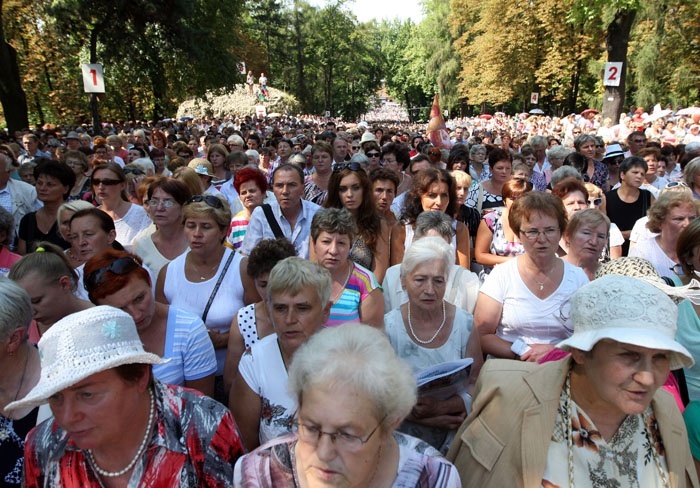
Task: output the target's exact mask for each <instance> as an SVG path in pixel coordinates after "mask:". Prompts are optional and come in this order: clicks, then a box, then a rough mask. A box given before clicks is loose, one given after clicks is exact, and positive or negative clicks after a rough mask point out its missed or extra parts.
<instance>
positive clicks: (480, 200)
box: [476, 182, 484, 216]
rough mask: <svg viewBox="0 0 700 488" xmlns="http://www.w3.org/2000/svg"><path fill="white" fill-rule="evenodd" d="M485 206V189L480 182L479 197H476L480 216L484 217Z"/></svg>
mask: <svg viewBox="0 0 700 488" xmlns="http://www.w3.org/2000/svg"><path fill="white" fill-rule="evenodd" d="M483 206H484V187H483V186H481V182H479V188H478V190H477V196H476V209H477V210H478V211H479V216H481V215H482V213H481V208H482V207H483Z"/></svg>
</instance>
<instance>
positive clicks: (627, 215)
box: [605, 188, 652, 256]
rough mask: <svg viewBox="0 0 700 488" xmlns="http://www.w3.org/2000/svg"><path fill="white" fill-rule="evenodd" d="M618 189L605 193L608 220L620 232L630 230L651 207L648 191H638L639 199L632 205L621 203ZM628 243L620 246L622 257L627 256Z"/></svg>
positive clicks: (626, 240) (627, 241)
mask: <svg viewBox="0 0 700 488" xmlns="http://www.w3.org/2000/svg"><path fill="white" fill-rule="evenodd" d="M618 190H619V188H618V189H616V190H610V191H609V192H607V193H605V200H606V209H607V211H608V218H609V219H610V221H611V222H613V223H614V224H616V225H617V226H618V227H619V228H620V230H621V231H626V230H632V227H634V223H635V222H637V220H639V219H641V218H642V217H644V216H645V215H646V214H647V210H649V207H651V199H652V195H651V192H650V191H649V190H642V189H641V188H640V190H639V197H637V200H636V201H634V202H632V203H626V202H623V201H622V200H621V199H620V196H619V195H618V193H617V192H618ZM629 248H630V242H629V240H628V239H625V242H624V244H622V255H623V256H627V251H629Z"/></svg>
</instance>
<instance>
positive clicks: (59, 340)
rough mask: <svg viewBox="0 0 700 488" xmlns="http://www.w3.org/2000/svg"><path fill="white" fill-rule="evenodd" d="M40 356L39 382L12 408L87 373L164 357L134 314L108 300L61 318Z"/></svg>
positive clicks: (42, 345)
mask: <svg viewBox="0 0 700 488" xmlns="http://www.w3.org/2000/svg"><path fill="white" fill-rule="evenodd" d="M39 357H40V358H41V377H40V378H39V383H37V385H36V386H35V387H34V388H33V389H32V390H31V391H30V392H29V393H28V394H27V396H25V397H24V398H22V399H21V400H18V401H16V402H12V403H10V404H9V405H8V406H7V407H6V409H7V410H14V409H22V408H26V407H34V406H37V405H41V404H42V403H46V402H47V401H48V399H49V398H50V397H51V396H52V395H54V394H56V393H58V392H60V391H62V390H65V389H66V388H69V387H71V386H73V385H75V384H76V383H79V382H81V381H83V380H84V379H85V378H87V377H88V376H91V375H93V374H95V373H99V372H101V371H106V370H108V369H112V368H115V367H117V366H121V365H123V364H135V363H141V364H161V363H163V362H164V361H163V360H162V359H161V358H160V357H158V356H156V355H155V354H151V353H148V352H146V351H144V349H143V344H142V343H141V339H140V338H139V335H138V333H137V332H136V325H134V321H133V319H132V318H131V316H130V315H129V314H127V313H125V312H122V311H121V310H119V309H116V308H113V307H107V306H100V307H93V308H89V309H87V310H83V311H82V312H78V313H74V314H72V315H69V316H67V317H65V318H63V319H61V320H59V321H58V322H56V323H55V324H54V325H53V326H51V328H50V329H49V330H48V331H46V333H45V334H44V335H43V336H42V338H41V340H40V341H39Z"/></svg>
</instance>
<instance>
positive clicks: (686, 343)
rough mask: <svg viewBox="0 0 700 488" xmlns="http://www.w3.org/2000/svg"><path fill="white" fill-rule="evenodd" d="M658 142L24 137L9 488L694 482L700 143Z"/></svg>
mask: <svg viewBox="0 0 700 488" xmlns="http://www.w3.org/2000/svg"><path fill="white" fill-rule="evenodd" d="M392 110H393V109H392ZM392 113H393V112H392ZM392 113H387V114H386V115H387V117H391V116H392ZM646 119H647V117H646V116H645V114H644V113H643V110H642V111H641V112H640V111H639V110H637V111H634V112H633V113H631V114H629V115H627V114H623V116H622V118H621V121H620V124H618V125H615V126H613V125H612V124H611V123H610V121H609V120H607V119H606V120H600V117H599V116H597V115H596V114H595V113H592V112H591V111H587V112H586V113H585V115H583V116H577V115H571V116H569V117H564V118H550V117H539V116H535V117H532V116H527V117H526V114H521V115H516V116H506V115H505V114H494V115H493V116H489V117H474V118H468V119H453V120H450V121H448V126H449V127H450V128H451V147H449V148H448V147H436V146H434V145H433V144H431V142H430V134H428V133H426V130H427V128H426V127H425V126H419V125H410V124H408V123H403V122H401V123H393V124H386V123H384V124H378V123H370V122H369V121H363V122H360V123H358V124H354V123H353V124H349V123H343V122H342V121H340V120H338V121H331V120H324V119H321V118H318V117H307V116H297V117H281V118H276V119H255V118H251V117H239V118H235V117H231V118H226V119H222V120H218V119H206V120H204V119H202V120H194V119H193V120H190V119H189V118H186V119H184V120H182V121H168V122H165V123H164V122H160V123H157V124H140V126H138V127H134V126H132V125H129V124H116V123H115V124H105V125H104V127H103V128H102V130H101V131H100V133H99V134H91V133H90V130H89V128H86V127H74V128H70V129H68V130H63V129H62V128H55V127H44V128H42V129H40V130H35V131H26V132H25V133H18V134H14V135H13V136H12V137H10V136H7V135H6V137H5V140H4V141H2V142H3V144H1V145H0V246H1V247H0V275H6V276H7V277H2V276H0V408H1V410H2V416H1V417H0V453H2V455H0V459H2V461H0V476H1V477H2V482H3V483H5V484H7V485H22V484H23V485H24V486H29V487H33V486H37V487H38V486H68V485H71V486H72V485H73V484H76V485H77V484H79V485H81V486H141V485H143V486H146V485H148V486H244V487H253V486H275V487H277V486H279V487H282V486H290V487H296V486H298V487H315V486H347V487H392V486H394V487H406V486H430V487H438V488H440V487H457V486H475V487H476V486H478V487H489V486H493V487H502V486H522V487H531V486H545V487H550V486H551V487H554V486H570V487H573V486H574V484H576V485H579V486H700V485H699V484H698V473H697V470H696V467H697V468H700V369H699V367H698V366H696V365H695V358H697V357H698V355H700V346H698V344H699V343H700V341H699V340H698V338H700V318H699V315H698V314H699V312H700V282H698V281H697V279H700V219H698V216H699V212H700V136H698V129H699V126H698V125H697V121H695V123H693V121H692V120H691V119H686V118H685V117H682V116H681V117H676V118H673V117H672V116H671V118H668V120H666V121H665V124H660V123H659V122H657V121H656V120H658V119H656V120H653V121H651V120H650V121H649V122H647V121H646ZM20 143H21V144H20ZM436 371H440V372H441V373H439V374H438V373H436ZM426 378H427V380H426ZM436 378H437V379H436ZM694 463H695V464H694Z"/></svg>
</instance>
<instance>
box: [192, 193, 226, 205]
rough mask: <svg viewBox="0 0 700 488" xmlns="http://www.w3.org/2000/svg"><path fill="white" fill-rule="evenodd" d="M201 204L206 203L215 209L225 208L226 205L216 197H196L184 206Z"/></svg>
mask: <svg viewBox="0 0 700 488" xmlns="http://www.w3.org/2000/svg"><path fill="white" fill-rule="evenodd" d="M200 202H204V203H206V204H207V205H209V206H210V207H213V208H224V204H223V203H221V200H219V198H217V197H215V196H214V195H194V196H193V197H190V199H189V200H187V201H186V202H185V205H184V206H187V205H190V204H191V203H200Z"/></svg>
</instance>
